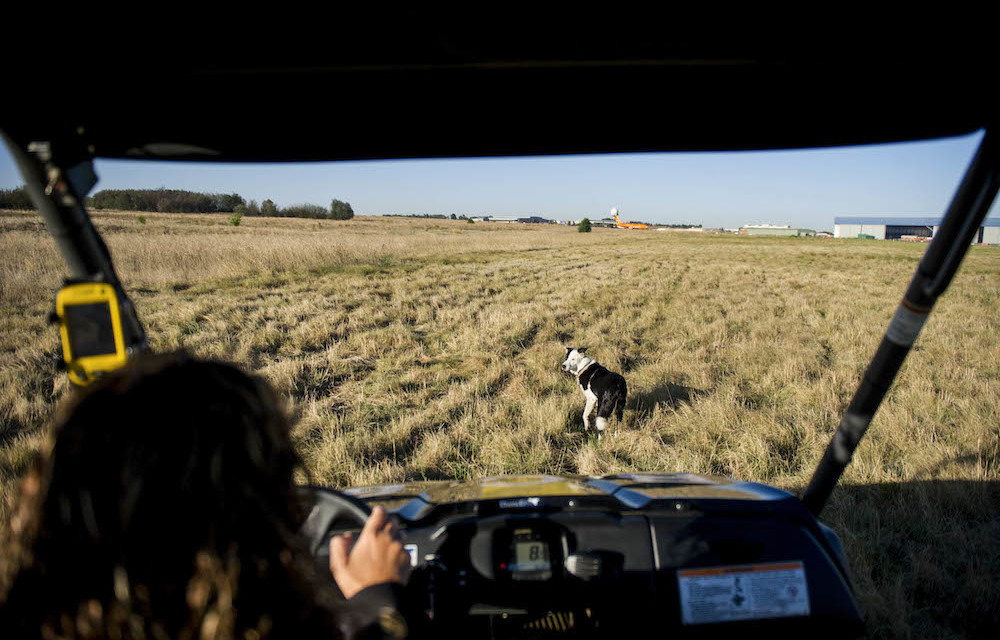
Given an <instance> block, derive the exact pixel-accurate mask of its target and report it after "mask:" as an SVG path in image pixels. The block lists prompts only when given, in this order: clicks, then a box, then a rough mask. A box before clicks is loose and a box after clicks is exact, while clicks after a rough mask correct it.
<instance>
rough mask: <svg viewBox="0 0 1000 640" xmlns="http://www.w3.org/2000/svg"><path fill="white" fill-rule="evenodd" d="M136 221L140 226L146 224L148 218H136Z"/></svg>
mask: <svg viewBox="0 0 1000 640" xmlns="http://www.w3.org/2000/svg"><path fill="white" fill-rule="evenodd" d="M135 220H136V222H138V223H139V224H146V216H136V217H135Z"/></svg>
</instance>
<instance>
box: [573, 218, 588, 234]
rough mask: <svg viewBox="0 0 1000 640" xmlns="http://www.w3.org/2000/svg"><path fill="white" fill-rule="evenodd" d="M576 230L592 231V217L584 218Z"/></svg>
mask: <svg viewBox="0 0 1000 640" xmlns="http://www.w3.org/2000/svg"><path fill="white" fill-rule="evenodd" d="M576 230H577V231H579V232H580V233H590V218H584V219H583V220H581V221H580V224H578V225H577V227H576Z"/></svg>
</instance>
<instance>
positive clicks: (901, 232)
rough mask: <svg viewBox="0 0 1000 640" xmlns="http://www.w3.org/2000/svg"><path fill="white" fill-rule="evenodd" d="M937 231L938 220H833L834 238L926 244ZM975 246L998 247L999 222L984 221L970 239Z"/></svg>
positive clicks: (872, 218) (844, 218)
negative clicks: (989, 245) (920, 242)
mask: <svg viewBox="0 0 1000 640" xmlns="http://www.w3.org/2000/svg"><path fill="white" fill-rule="evenodd" d="M940 228H941V218H912V217H907V218H904V217H866V216H841V217H837V218H834V219H833V237H835V238H874V239H876V240H909V241H911V242H913V241H919V240H929V239H931V238H933V237H934V235H935V234H936V233H937V232H938V229H940ZM972 242H973V243H975V244H1000V220H997V219H992V218H991V219H987V220H984V221H983V224H982V226H980V227H979V231H978V233H976V235H975V236H974V237H973V239H972Z"/></svg>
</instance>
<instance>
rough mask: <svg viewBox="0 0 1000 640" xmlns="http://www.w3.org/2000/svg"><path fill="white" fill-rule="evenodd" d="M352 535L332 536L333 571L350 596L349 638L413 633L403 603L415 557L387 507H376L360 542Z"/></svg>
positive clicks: (403, 635) (334, 576) (400, 636)
mask: <svg viewBox="0 0 1000 640" xmlns="http://www.w3.org/2000/svg"><path fill="white" fill-rule="evenodd" d="M352 542H354V540H353V536H352V535H351V534H350V533H347V534H344V535H341V536H336V537H334V538H333V539H331V540H330V571H332V572H333V578H334V580H336V581H337V586H339V587H340V590H341V592H342V593H343V594H344V597H345V598H347V599H348V603H349V611H348V618H349V620H348V621H347V627H348V628H347V629H345V630H344V631H345V634H346V635H347V636H348V637H354V638H367V637H388V638H396V639H401V638H405V637H406V636H407V634H408V625H407V623H406V618H405V617H404V616H403V614H402V613H401V611H403V610H405V607H404V606H403V602H402V594H403V589H402V588H403V585H404V584H406V580H407V578H408V577H409V572H410V556H409V554H408V553H406V551H405V550H403V543H402V540H401V536H400V532H399V527H398V526H397V525H396V523H395V522H394V521H393V519H392V518H390V517H389V516H388V515H387V514H386V513H385V510H384V509H383V508H382V507H378V506H377V507H375V508H374V509H373V510H372V514H371V516H369V518H368V521H367V522H366V523H365V526H364V528H363V529H362V530H361V535H359V536H358V539H357V542H354V546H353V548H352V547H351V543H352Z"/></svg>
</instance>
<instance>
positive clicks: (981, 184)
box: [4, 128, 1000, 516]
mask: <svg viewBox="0 0 1000 640" xmlns="http://www.w3.org/2000/svg"><path fill="white" fill-rule="evenodd" d="M81 134H82V132H81V131H76V132H73V133H72V134H71V135H67V136H65V137H62V138H54V139H50V140H36V141H32V142H29V143H27V144H26V146H23V147H22V146H21V145H19V144H17V143H16V142H14V141H13V139H12V138H10V137H9V136H7V135H6V134H4V141H5V142H6V143H7V145H8V147H9V148H10V151H11V153H12V155H13V157H14V159H15V161H16V162H17V165H18V167H19V169H20V171H21V174H22V175H23V177H24V180H25V183H26V185H27V189H28V192H29V194H30V195H31V198H32V200H33V202H34V203H35V206H37V207H38V210H39V212H40V213H41V215H42V217H43V218H44V220H45V223H46V225H47V227H48V229H49V233H51V234H52V236H53V237H54V238H55V240H56V243H57V245H58V248H59V251H60V253H61V254H62V256H63V258H64V259H65V260H66V264H67V266H68V267H69V271H70V275H71V277H72V278H73V279H76V280H83V281H101V282H107V283H108V284H110V285H112V286H113V287H114V288H115V290H116V291H117V292H118V295H119V299H120V304H121V307H122V309H123V310H124V311H123V313H124V316H125V319H126V321H125V324H126V325H127V328H126V332H127V334H128V335H127V336H126V343H127V345H128V346H129V348H130V349H132V350H134V351H141V350H145V349H146V348H147V341H146V335H145V332H144V330H143V328H142V324H141V323H140V322H139V318H138V315H137V313H136V311H135V307H134V305H133V304H132V303H131V301H130V300H129V298H128V296H127V295H126V293H125V291H124V288H123V287H122V285H121V282H120V281H119V279H118V276H117V274H116V272H115V269H114V266H113V264H112V260H111V254H110V252H109V251H108V248H107V245H106V244H105V243H104V241H103V239H102V238H101V236H100V234H99V233H98V232H97V230H96V229H95V228H94V225H93V223H92V221H91V219H90V216H89V215H88V214H87V211H86V209H85V208H84V198H85V197H86V195H87V193H88V192H89V191H90V189H91V188H92V187H93V186H94V185H95V184H96V182H97V176H96V174H95V173H94V169H93V162H92V151H91V149H89V148H88V147H87V146H86V144H85V143H84V142H83V136H82V135H81ZM998 135H1000V134H998V133H997V131H996V130H995V129H994V128H987V130H986V133H985V135H984V137H983V139H982V141H981V142H980V145H979V148H978V149H977V151H976V154H975V156H974V158H973V160H972V162H971V164H970V165H969V167H968V169H967V170H966V172H965V175H964V177H963V179H962V182H961V183H960V185H959V187H958V189H957V191H956V192H955V195H954V196H953V197H952V200H951V203H950V204H949V206H948V209H947V211H946V213H945V216H944V220H943V221H942V224H941V227H940V229H939V231H938V233H937V234H936V235H935V236H934V238H933V240H932V241H931V243H930V246H929V247H928V248H927V251H926V253H925V254H924V256H923V258H922V259H921V260H920V263H919V264H918V266H917V269H916V272H915V273H914V275H913V278H912V279H911V281H910V284H909V286H908V287H907V289H906V292H905V294H904V295H903V299H902V301H901V302H900V303H899V306H898V307H897V309H896V312H895V315H893V317H892V320H891V321H890V323H889V326H888V328H887V329H886V331H885V334H884V336H883V338H882V342H881V344H880V345H879V347H878V349H877V351H876V352H875V355H874V357H873V358H872V360H871V363H870V364H869V365H868V368H867V370H866V371H865V374H864V377H863V379H862V381H861V384H860V386H859V387H858V390H857V391H856V392H855V394H854V397H853V399H852V400H851V402H850V404H849V405H848V408H847V411H846V412H845V414H844V417H843V418H842V419H841V421H840V424H839V425H838V427H837V429H836V431H835V432H834V434H833V438H832V439H831V440H830V443H829V444H828V445H827V448H826V450H825V451H824V453H823V457H822V458H821V460H820V462H819V464H818V465H817V467H816V470H815V471H814V473H813V476H812V479H811V480H810V482H809V485H808V487H807V488H806V490H805V492H804V493H803V495H802V498H801V500H802V503H803V504H804V505H805V506H806V508H807V509H808V510H809V511H810V512H811V513H812V514H813V515H814V516H818V515H819V514H820V512H821V511H822V510H823V506H824V505H825V504H826V501H827V500H828V499H829V497H830V494H831V493H832V491H833V489H834V487H835V486H836V484H837V482H838V480H839V479H840V476H841V475H842V474H843V472H844V470H845V469H846V467H847V465H848V464H849V463H850V461H851V457H852V456H853V454H854V451H855V449H857V446H858V443H859V442H860V441H861V438H862V437H864V435H865V432H866V431H867V430H868V427H869V425H870V424H871V421H872V419H873V418H874V416H875V413H876V412H877V411H878V408H879V405H881V403H882V400H883V399H884V398H885V395H886V393H887V392H888V390H889V388H890V387H891V386H892V382H893V380H895V378H896V375H897V373H898V372H899V369H900V368H901V367H902V365H903V362H904V361H905V360H906V356H907V355H908V354H909V352H910V349H911V348H912V347H913V344H914V342H915V341H916V339H917V337H918V335H919V334H920V330H921V329H922V328H923V325H924V324H925V323H926V321H927V318H928V316H929V314H930V312H931V310H932V309H933V307H934V304H935V302H937V299H938V297H940V295H941V294H942V293H944V291H945V290H946V289H947V288H948V285H949V284H950V283H951V281H952V279H953V277H954V276H955V272H956V271H957V270H958V267H959V265H961V263H962V259H963V258H964V257H965V255H966V253H967V252H968V250H969V246H970V245H971V244H972V242H973V240H974V238H975V234H976V232H977V231H978V229H979V227H980V226H981V225H982V222H983V220H984V219H985V217H986V214H987V213H988V212H989V209H990V206H991V205H992V203H993V200H994V198H995V197H996V194H997V189H998V187H1000V148H998V144H1000V140H998Z"/></svg>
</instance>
